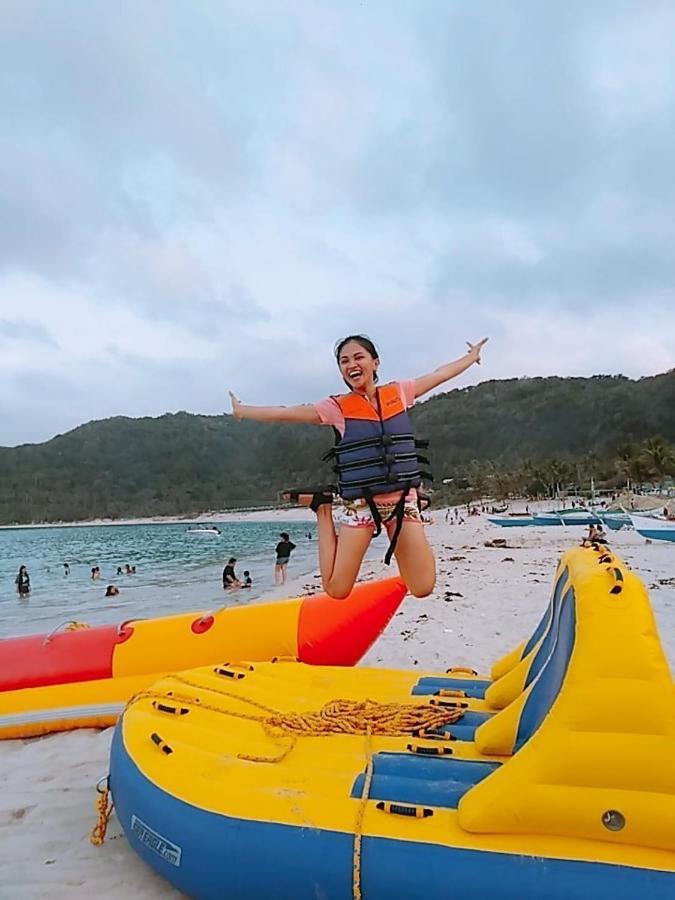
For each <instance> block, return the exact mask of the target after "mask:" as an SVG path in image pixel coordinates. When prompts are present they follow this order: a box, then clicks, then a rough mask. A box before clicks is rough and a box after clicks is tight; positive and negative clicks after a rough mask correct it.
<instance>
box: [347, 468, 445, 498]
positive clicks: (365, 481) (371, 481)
mask: <svg viewBox="0 0 675 900" xmlns="http://www.w3.org/2000/svg"><path fill="white" fill-rule="evenodd" d="M422 476H423V477H424V478H426V479H429V478H430V476H429V474H428V473H426V472H420V471H419V470H417V469H415V471H414V472H406V473H405V475H399V476H398V477H397V479H396V481H392V482H391V490H392V491H395V490H397V489H398V488H399V487H400V486H401V485H402V484H404V483H405V482H406V481H412V480H413V479H417V478H418V477H422ZM376 484H378V485H380V484H386V481H385V480H384V479H383V478H382V476H381V475H373V476H372V477H371V478H362V479H360V480H359V481H350V482H348V483H344V484H341V488H349V489H350V490H351V489H352V488H363V489H364V491H365V490H366V489H367V488H371V487H374V486H375V485H376ZM364 496H365V493H364Z"/></svg>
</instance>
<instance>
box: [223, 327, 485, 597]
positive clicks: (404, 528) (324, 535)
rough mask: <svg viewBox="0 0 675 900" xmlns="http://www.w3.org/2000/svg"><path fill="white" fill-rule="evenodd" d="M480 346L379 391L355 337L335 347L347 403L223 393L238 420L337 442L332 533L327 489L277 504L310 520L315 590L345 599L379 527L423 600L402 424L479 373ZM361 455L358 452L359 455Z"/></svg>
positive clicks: (427, 559) (370, 351) (410, 448)
mask: <svg viewBox="0 0 675 900" xmlns="http://www.w3.org/2000/svg"><path fill="white" fill-rule="evenodd" d="M486 341H487V338H483V339H482V340H481V341H479V342H478V343H477V344H471V343H468V342H467V344H468V347H469V349H468V351H467V353H466V354H465V355H464V356H462V357H460V358H459V359H456V360H454V361H452V362H449V363H446V364H445V365H442V366H440V367H439V368H437V369H435V370H434V371H433V372H429V373H428V374H426V375H421V376H420V377H418V378H414V379H411V380H409V381H395V382H390V383H389V384H386V385H383V386H382V387H379V386H378V383H377V382H378V378H379V375H378V369H379V366H380V356H379V353H378V351H377V348H376V347H375V345H374V344H373V342H372V341H371V340H370V339H369V338H368V337H366V336H364V335H349V336H348V337H346V338H344V339H343V340H341V341H340V342H339V343H338V344H337V345H336V347H335V358H336V361H337V365H338V368H339V370H340V374H341V376H342V380H343V381H344V383H345V384H346V385H347V387H348V389H349V391H348V393H347V394H341V395H339V396H331V397H326V398H325V399H323V400H320V401H318V402H317V403H308V404H303V405H301V406H248V405H245V404H243V403H242V402H241V400H239V398H238V397H236V396H235V395H234V394H233V393H232V391H230V399H231V401H232V413H233V415H234V417H235V419H237V420H241V419H256V420H258V421H261V422H272V421H276V422H297V423H299V424H306V425H329V426H331V427H332V428H333V430H334V432H335V433H336V435H337V440H336V445H335V449H334V451H333V454H334V456H335V459H336V462H337V466H336V468H337V470H338V475H339V485H338V490H339V492H340V494H341V496H342V498H343V500H344V501H346V502H345V505H344V507H343V511H342V513H341V515H340V516H339V520H338V524H339V532H336V529H335V524H334V522H333V514H332V504H333V499H334V493H335V489H334V488H333V487H332V486H329V487H327V488H323V489H321V488H320V489H307V490H293V491H286V492H284V494H282V496H283V497H285V498H286V499H288V500H290V501H292V502H298V503H300V504H301V505H303V506H308V507H309V508H310V509H311V510H312V511H313V512H314V513H315V514H316V517H317V525H318V538H319V567H320V570H321V580H322V583H323V588H324V590H325V591H326V593H327V594H329V595H330V596H331V597H335V598H338V599H339V598H344V597H346V596H348V594H349V593H350V591H351V589H352V587H353V586H354V582H355V581H356V578H357V576H358V573H359V569H360V567H361V563H362V562H363V558H364V556H365V554H366V550H367V549H368V546H369V544H370V542H371V540H372V538H373V535H374V534H377V533H379V530H380V527H381V525H384V527H385V528H386V529H387V532H388V533H389V537H390V540H391V544H390V549H389V551H388V552H387V557H385V561H387V562H388V561H389V558H390V555H391V553H392V552H393V553H394V555H395V556H396V561H397V563H398V567H399V571H400V573H401V576H402V578H403V580H404V581H405V583H406V585H407V587H408V590H409V591H410V592H411V593H412V594H414V595H415V596H416V597H426V596H427V595H428V594H430V593H431V591H432V590H433V589H434V584H435V581H436V565H435V561H434V557H433V553H432V551H431V547H430V546H429V544H428V542H427V539H426V537H425V534H424V529H423V527H422V524H423V523H422V519H421V512H420V508H419V505H418V499H419V498H418V491H417V488H418V487H420V486H421V484H422V480H423V476H424V473H423V472H422V471H421V470H420V469H419V466H418V463H419V461H420V460H419V454H417V452H416V451H417V448H418V446H419V444H418V443H417V442H416V441H415V436H414V433H413V429H412V423H411V422H410V420H409V418H408V414H407V409H408V408H410V407H411V406H413V404H414V403H415V400H417V399H418V398H419V397H421V396H423V395H424V394H426V393H428V392H429V391H431V390H433V389H434V388H436V387H439V385H441V384H444V383H445V382H447V381H449V380H450V379H452V378H455V377H456V376H457V375H460V374H461V373H462V372H464V371H466V369H468V368H469V367H470V366H472V365H473V364H474V363H480V357H481V351H482V349H483V346H484V345H485V343H486ZM364 445H365V446H364Z"/></svg>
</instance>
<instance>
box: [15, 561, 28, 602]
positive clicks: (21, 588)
mask: <svg viewBox="0 0 675 900" xmlns="http://www.w3.org/2000/svg"><path fill="white" fill-rule="evenodd" d="M14 584H15V585H16V590H17V593H18V594H19V596H20V597H25V596H26V594H30V575H29V574H28V569H27V568H26V567H25V566H21V567H20V568H19V572H18V574H17V576H16V578H15V579H14Z"/></svg>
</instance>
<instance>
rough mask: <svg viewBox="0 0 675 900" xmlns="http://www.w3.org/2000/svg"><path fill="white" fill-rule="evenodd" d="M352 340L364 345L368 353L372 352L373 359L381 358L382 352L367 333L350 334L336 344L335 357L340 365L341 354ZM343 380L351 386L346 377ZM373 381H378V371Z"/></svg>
mask: <svg viewBox="0 0 675 900" xmlns="http://www.w3.org/2000/svg"><path fill="white" fill-rule="evenodd" d="M350 341H355V342H356V343H357V344H359V346H361V347H363V349H364V350H365V351H366V353H370V355H371V356H372V357H373V359H377V360H379V358H380V354H379V353H378V352H377V347H376V346H375V344H374V343H373V342H372V341H371V339H370V338H369V337H367V336H366V335H365V334H348V335H347V337H345V338H342V340H341V341H338V342H337V344H336V345H335V359H336V361H337V364H338V365H340V354H341V353H342V348H343V347H344V346H345V344H348V343H349V342H350ZM342 380H343V381H344V383H345V384H346V385H347V387H350V384H349V382H348V381H347V379H346V378H343V379H342ZM373 381H377V372H375V375H374V376H373Z"/></svg>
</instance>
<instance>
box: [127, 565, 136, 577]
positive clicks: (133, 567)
mask: <svg viewBox="0 0 675 900" xmlns="http://www.w3.org/2000/svg"><path fill="white" fill-rule="evenodd" d="M129 574H130V575H135V574H136V566H132V567H131V572H130V573H129Z"/></svg>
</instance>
